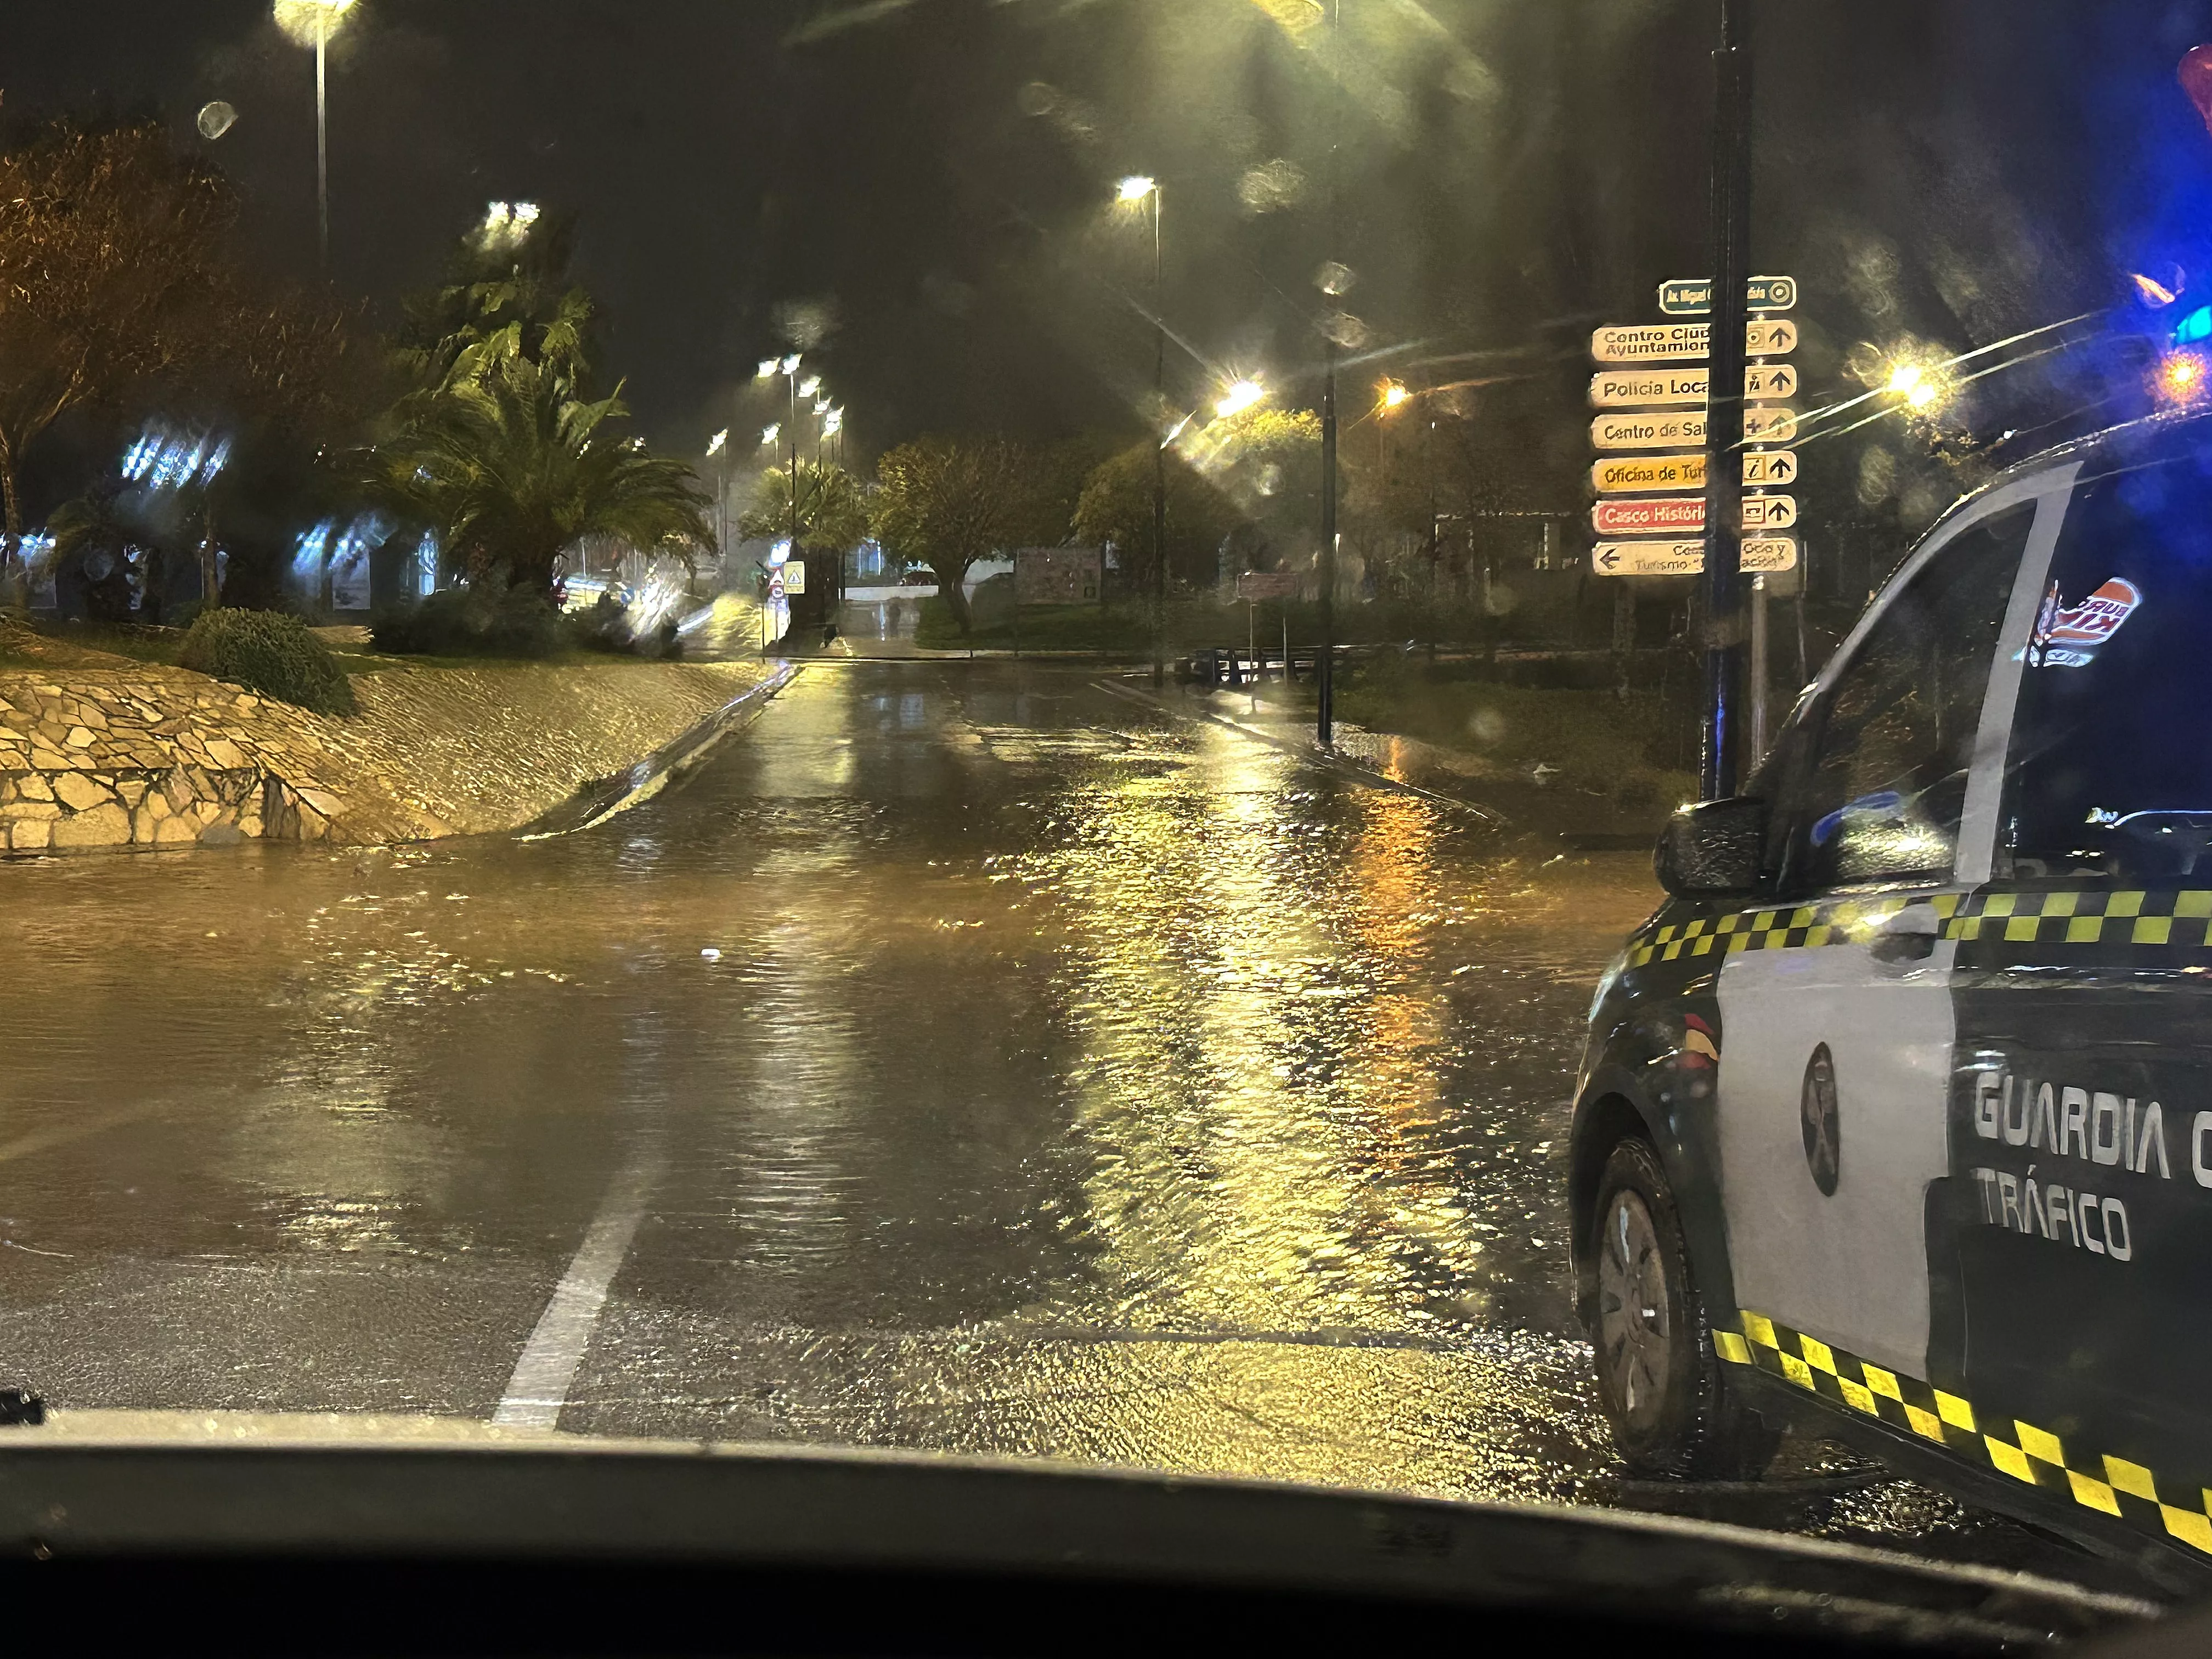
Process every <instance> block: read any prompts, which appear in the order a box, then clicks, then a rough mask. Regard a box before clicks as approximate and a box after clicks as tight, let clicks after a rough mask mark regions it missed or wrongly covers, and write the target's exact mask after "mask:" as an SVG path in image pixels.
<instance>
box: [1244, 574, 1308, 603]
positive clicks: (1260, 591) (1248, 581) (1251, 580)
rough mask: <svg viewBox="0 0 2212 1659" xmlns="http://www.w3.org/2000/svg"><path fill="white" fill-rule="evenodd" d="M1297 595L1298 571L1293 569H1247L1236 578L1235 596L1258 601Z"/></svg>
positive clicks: (1294, 597) (1292, 597) (1295, 596)
mask: <svg viewBox="0 0 2212 1659" xmlns="http://www.w3.org/2000/svg"><path fill="white" fill-rule="evenodd" d="M1297 596H1298V573H1297V571H1295V570H1247V571H1243V572H1242V573H1241V574H1238V576H1237V598H1238V599H1249V600H1251V601H1253V602H1254V603H1255V604H1256V603H1258V602H1259V601H1260V600H1261V599H1296V598H1297Z"/></svg>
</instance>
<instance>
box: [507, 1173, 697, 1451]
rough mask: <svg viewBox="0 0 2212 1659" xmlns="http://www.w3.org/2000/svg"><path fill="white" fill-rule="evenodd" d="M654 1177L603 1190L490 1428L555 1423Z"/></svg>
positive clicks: (628, 1178)
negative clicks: (595, 1212)
mask: <svg viewBox="0 0 2212 1659" xmlns="http://www.w3.org/2000/svg"><path fill="white" fill-rule="evenodd" d="M658 1174H659V1171H658V1170H656V1169H653V1168H640V1169H635V1170H631V1171H629V1173H628V1174H627V1175H624V1176H621V1177H620V1178H619V1179H617V1181H616V1182H615V1184H614V1185H613V1186H612V1187H611V1188H609V1189H608V1191H607V1196H606V1201H605V1203H603V1204H601V1205H600V1206H599V1215H598V1217H597V1218H595V1219H594V1220H593V1221H592V1231H590V1232H588V1233H586V1234H585V1235H584V1242H583V1243H582V1244H581V1245H580V1246H579V1247H578V1249H577V1250H576V1254H575V1255H574V1258H573V1259H572V1260H571V1261H569V1263H568V1272H567V1273H563V1274H562V1276H561V1282H560V1283H559V1284H558V1285H555V1286H554V1288H553V1299H552V1300H551V1301H550V1302H548V1303H547V1304H545V1311H544V1313H542V1314H540V1315H539V1316H538V1328H537V1329H535V1330H533V1331H532V1332H531V1334H530V1340H529V1341H528V1342H527V1343H526V1344H525V1345H524V1346H523V1350H522V1358H520V1359H518V1360H516V1361H515V1362H514V1375H513V1376H510V1377H508V1378H507V1394H506V1396H505V1397H504V1398H503V1399H501V1401H500V1402H499V1409H498V1410H497V1411H495V1412H494V1413H492V1414H491V1420H492V1421H493V1422H495V1423H504V1424H508V1425H513V1426H517V1427H524V1428H541V1429H550V1428H552V1427H554V1426H556V1425H557V1424H558V1423H559V1422H560V1420H561V1407H562V1406H563V1405H565V1404H567V1403H568V1388H569V1385H570V1384H571V1383H574V1381H575V1380H576V1370H577V1367H579V1366H580V1365H581V1364H583V1363H584V1352H585V1350H586V1349H587V1348H588V1347H590V1346H591V1342H592V1328H594V1327H595V1326H596V1325H598V1323H599V1311H600V1310H601V1309H603V1308H604V1307H605V1306H606V1301H607V1290H608V1287H609V1286H611V1285H613V1283H614V1281H615V1274H616V1273H618V1272H620V1271H621V1268H622V1264H623V1257H624V1256H626V1255H629V1246H630V1241H631V1240H632V1239H634V1238H635V1237H637V1229H638V1224H639V1223H641V1222H642V1221H643V1220H644V1219H645V1200H646V1197H647V1194H649V1193H650V1192H651V1191H652V1190H653V1182H654V1181H655V1179H656V1178H657V1176H658Z"/></svg>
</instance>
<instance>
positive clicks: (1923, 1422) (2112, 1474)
mask: <svg viewBox="0 0 2212 1659" xmlns="http://www.w3.org/2000/svg"><path fill="white" fill-rule="evenodd" d="M1741 1325H1742V1328H1741V1330H1736V1331H1727V1330H1715V1331H1714V1333H1713V1346H1714V1348H1715V1350H1716V1351H1717V1352H1718V1353H1719V1354H1720V1357H1721V1358H1723V1359H1725V1360H1727V1361H1729V1363H1731V1364H1737V1365H1752V1366H1756V1367H1757V1368H1758V1369H1759V1370H1763V1371H1767V1372H1771V1374H1772V1375H1774V1376H1779V1377H1781V1378H1782V1379H1783V1380H1784V1381H1785V1382H1788V1383H1794V1384H1796V1386H1797V1387H1798V1388H1801V1389H1804V1390H1806V1392H1808V1394H1817V1395H1822V1396H1823V1397H1825V1398H1826V1399H1828V1400H1830V1401H1834V1402H1836V1403H1837V1404H1838V1405H1841V1406H1843V1407H1845V1408H1846V1409H1848V1410H1850V1411H1855V1412H1857V1413H1860V1414H1861V1415H1863V1416H1866V1417H1874V1418H1879V1419H1881V1420H1882V1421H1883V1422H1885V1423H1887V1424H1889V1425H1891V1426H1892V1427H1893V1428H1898V1429H1903V1430H1905V1431H1907V1432H1909V1433H1911V1434H1915V1435H1917V1436H1918V1437H1920V1438H1921V1439H1923V1440H1926V1441H1930V1442H1932V1443H1935V1444H1936V1445H1938V1446H1942V1447H1943V1448H1944V1449H1946V1450H1948V1451H1951V1452H1954V1453H1956V1454H1958V1455H1960V1456H1962V1457H1966V1458H1970V1459H1972V1461H1973V1462H1976V1463H1978V1464H1980V1465H1981V1466H1983V1467H1984V1468H1992V1469H1995V1470H1996V1472H1997V1473H1998V1474H2006V1475H2009V1476H2011V1477H2012V1478H2013V1479H2014V1480H2018V1481H2021V1483H2023V1484H2024V1485H2027V1486H2043V1487H2047V1488H2049V1489H2051V1491H2053V1492H2058V1491H2063V1492H2067V1493H2068V1494H2069V1495H2070V1496H2071V1497H2072V1498H2073V1499H2074V1501H2075V1503H2076V1504H2081V1507H2082V1508H2084V1509H2091V1510H2100V1512H2102V1513H2104V1514H2106V1515H2110V1516H2118V1518H2119V1519H2121V1520H2123V1521H2126V1522H2132V1523H2133V1524H2134V1525H2136V1527H2137V1528H2141V1529H2142V1530H2144V1531H2147V1532H2151V1533H2154V1534H2163V1535H2164V1536H2166V1537H2168V1538H2176V1539H2179V1540H2180V1541H2182V1542H2183V1543H2185V1544H2187V1545H2189V1546H2190V1547H2192V1548H2194V1549H2197V1550H2200V1551H2202V1552H2203V1553H2205V1554H2207V1555H2212V1491H2208V1490H2206V1489H2205V1488H2203V1487H2201V1486H2200V1487H2194V1488H2183V1487H2181V1486H2179V1484H2178V1483H2175V1482H2172V1481H2169V1482H2168V1483H2167V1484H2166V1487H2165V1488H2163V1489H2161V1488H2160V1485H2159V1483H2158V1480H2157V1479H2156V1478H2155V1477H2154V1475H2153V1474H2152V1473H2151V1471H2150V1470H2148V1468H2144V1467H2143V1466H2142V1464H2140V1463H2132V1462H2129V1461H2128V1460H2127V1459H2126V1458H2124V1457H2113V1456H2111V1455H2091V1454H2087V1453H2084V1452H2083V1451H2081V1449H2080V1448H2078V1447H2076V1448H2072V1449H2069V1448H2068V1447H2067V1446H2066V1444H2065V1443H2063V1441H2061V1440H2060V1438H2059V1437H2057V1435H2055V1434H2053V1433H2051V1431H2049V1430H2048V1429H2039V1428H2038V1427H2036V1425H2034V1424H2033V1423H2024V1422H2022V1421H2021V1419H2018V1418H2008V1419H1999V1418H1995V1417H1992V1416H1991V1415H1990V1413H1987V1412H1978V1411H1976V1410H1975V1408H1974V1407H1973V1406H1972V1403H1970V1402H1969V1401H1966V1400H1964V1399H1962V1398H1960V1396H1959V1395H1955V1394H1948V1393H1946V1392H1945V1391H1944V1390H1942V1389H1938V1388H1935V1387H1932V1386H1930V1385H1929V1384H1928V1383H1923V1382H1921V1381H1920V1380H1919V1379H1918V1378H1917V1377H1911V1376H1904V1375H1903V1374H1901V1373H1899V1372H1897V1371H1892V1370H1885V1369H1884V1368H1883V1367H1881V1366H1880V1365H1877V1364H1875V1363H1874V1362H1873V1361H1872V1360H1867V1359H1861V1358H1857V1356H1856V1355H1854V1354H1849V1353H1845V1352H1844V1351H1843V1350H1842V1349H1840V1348H1833V1347H1831V1346H1828V1345H1827V1344H1826V1343H1825V1342H1823V1341H1821V1340H1820V1339H1819V1338H1818V1337H1814V1336H1808V1335H1806V1334H1804V1333H1803V1332H1802V1331H1793V1330H1791V1329H1790V1328H1788V1327H1787V1326H1784V1325H1778V1324H1776V1323H1775V1322H1773V1321H1772V1320H1771V1319H1769V1318H1767V1317H1766V1316H1765V1315H1763V1314H1756V1313H1753V1312H1752V1311H1751V1310H1749V1309H1745V1310H1742V1314H1741Z"/></svg>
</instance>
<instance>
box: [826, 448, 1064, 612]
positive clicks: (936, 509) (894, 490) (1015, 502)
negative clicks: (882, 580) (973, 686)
mask: <svg viewBox="0 0 2212 1659" xmlns="http://www.w3.org/2000/svg"><path fill="white" fill-rule="evenodd" d="M876 485H877V488H876V495H875V500H874V503H873V510H872V512H871V513H870V515H869V517H870V520H871V522H872V525H873V527H874V530H875V534H876V539H877V540H878V541H879V542H881V543H882V544H884V550H885V551H886V552H888V553H890V555H891V556H893V557H895V558H897V559H900V560H902V561H904V562H907V563H908V564H921V565H927V566H928V567H929V568H930V570H931V571H932V572H933V574H935V575H936V577H937V591H938V592H939V593H942V594H943V595H944V596H945V604H946V605H948V606H950V607H951V611H952V615H953V618H954V620H956V621H957V622H958V623H959V624H960V630H961V632H963V634H964V633H966V632H967V631H968V627H969V617H968V594H967V591H966V590H965V589H964V588H963V586H961V584H962V583H963V582H964V581H965V580H967V576H968V571H969V567H970V566H972V565H973V564H974V563H975V562H976V561H977V560H978V559H981V558H985V557H987V556H989V555H991V554H993V553H995V552H998V551H1000V550H1002V549H1005V548H1009V547H1016V546H1018V545H1020V544H1021V543H1022V542H1023V541H1024V539H1031V540H1034V539H1037V535H1036V532H1038V531H1040V530H1041V529H1042V528H1043V526H1044V520H1043V515H1042V513H1041V512H1040V504H1039V501H1038V491H1037V467H1036V460H1035V458H1034V457H1032V456H1031V455H1030V454H1029V453H1028V452H1027V451H1025V450H1024V449H1023V448H1022V447H1021V446H1020V445H1018V444H1016V443H1014V442H1012V441H1010V440H1008V439H1006V438H1000V437H984V438H940V437H929V438H917V439H915V440H914V441H912V442H910V443H903V444H901V445H900V446H899V447H897V448H896V449H894V450H891V451H890V452H889V453H887V454H885V455H884V458H883V459H881V460H879V461H878V462H877V463H876ZM1053 539H1054V540H1057V539H1058V537H1057V536H1056V535H1055V536H1054V538H1053Z"/></svg>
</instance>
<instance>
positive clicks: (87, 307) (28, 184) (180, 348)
mask: <svg viewBox="0 0 2212 1659" xmlns="http://www.w3.org/2000/svg"><path fill="white" fill-rule="evenodd" d="M234 218H235V205H234V200H233V197H232V196H231V193H230V191H229V190H228V188H227V187H226V186H225V185H224V184H223V183H222V180H221V179H220V178H218V177H217V176H216V175H215V174H214V173H210V172H207V171H205V170H204V169H201V168H198V167H194V166H192V165H191V164H190V163H189V162H187V161H185V160H183V159H182V158H181V157H180V156H179V155H178V154H177V152H176V150H175V149H173V146H172V145H171V143H170V142H169V140H168V137H167V135H166V134H165V133H163V132H162V131H161V128H160V127H158V126H156V125H152V124H147V125H137V126H126V127H119V128H114V129H111V130H107V131H95V130H91V129H88V128H84V127H80V126H70V125H57V126H52V127H49V128H46V129H44V130H42V131H39V132H37V133H35V134H34V135H33V137H31V139H30V140H29V141H28V142H27V143H23V144H21V145H20V146H19V147H17V148H15V149H11V150H9V151H8V152H7V153H6V154H4V155H0V510H4V522H5V534H4V536H3V537H0V588H5V589H7V590H9V592H14V591H15V590H16V589H17V585H18V583H19V580H20V576H21V561H20V558H19V553H20V550H21V545H22V535H23V504H22V491H21V483H20V477H21V467H22V465H23V459H24V456H25V453H27V451H28V449H29V448H30V447H31V446H32V445H33V443H35V442H36V441H38V439H39V438H40V436H41V435H43V434H44V433H45V432H46V430H47V429H48V428H50V427H52V425H53V423H54V422H56V421H57V420H58V419H60V418H61V416H64V414H67V413H69V412H70V410H76V409H78V408H82V407H84V406H87V405H89V404H100V403H103V402H112V401H113V400H115V399H117V398H119V397H120V396H121V394H122V393H123V392H124V391H125V389H126V388H128V387H129V386H131V385H133V384H134V383H137V382H139V381H142V380H146V379H149V378H150V377H152V376H155V375H157V374H161V373H163V372H165V371H167V370H170V369H173V368H177V367H178V366H179V365H180V364H181V363H183V362H186V361H189V360H192V359H195V358H198V357H204V356H208V355H210V354H211V353H213V352H215V351H216V350H219V349H221V347H222V344H223V343H224V342H223V341H222V338H221V337H220V336H216V337H210V335H209V334H207V333H206V332H204V329H205V327H206V324H207V320H208V318H209V316H210V300H211V298H212V296H213V294H214V291H215V290H216V289H217V288H218V287H219V286H220V272H221V265H222V244H223V241H224V240H225V238H226V236H227V234H228V232H229V230H230V228H231V226H232V224H233V222H234Z"/></svg>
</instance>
